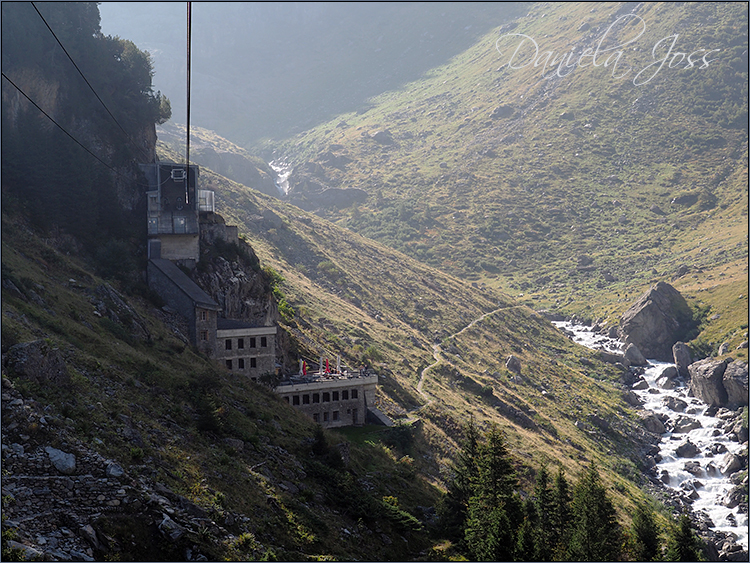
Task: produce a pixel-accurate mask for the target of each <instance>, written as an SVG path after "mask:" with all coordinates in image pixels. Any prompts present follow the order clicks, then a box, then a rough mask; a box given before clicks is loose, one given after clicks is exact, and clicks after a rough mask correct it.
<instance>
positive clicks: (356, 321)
mask: <svg viewBox="0 0 750 563" xmlns="http://www.w3.org/2000/svg"><path fill="white" fill-rule="evenodd" d="M201 178H202V182H205V184H206V185H212V186H214V188H215V189H216V190H217V205H218V206H219V212H220V213H222V214H223V215H225V217H226V218H227V222H228V223H236V224H238V225H239V226H240V232H241V234H242V236H244V237H245V238H246V240H248V242H250V243H251V244H252V246H253V248H254V249H255V250H256V252H257V253H258V256H259V257H260V258H261V261H262V262H263V263H265V264H268V265H270V266H272V267H273V268H274V269H275V270H276V271H278V272H279V273H280V275H281V276H282V278H283V283H281V286H280V289H281V291H282V292H283V295H284V298H285V300H286V301H287V302H288V303H289V305H290V306H291V309H292V310H291V311H290V312H289V313H288V314H287V316H286V319H285V321H284V323H283V324H284V325H285V327H286V328H287V329H288V330H289V331H290V332H291V333H292V334H294V335H295V336H296V338H297V340H298V341H299V342H300V344H301V345H302V347H303V348H304V349H305V351H306V353H307V354H308V355H309V356H312V357H313V358H316V357H317V355H318V353H319V352H320V351H322V352H323V353H324V354H325V355H326V356H328V357H333V356H334V355H336V354H340V355H341V356H342V358H343V360H344V361H345V362H346V363H347V364H348V365H350V366H358V365H360V363H368V364H371V365H373V367H374V369H375V371H376V372H377V373H378V374H379V375H380V387H379V391H378V406H379V407H380V408H381V409H382V410H384V411H385V412H387V413H388V414H389V415H390V416H391V417H392V418H394V419H395V420H396V421H397V422H400V423H401V424H403V425H407V428H404V429H403V432H404V436H403V442H401V445H400V446H398V447H397V448H396V449H397V451H399V452H401V454H408V456H409V461H408V463H409V464H413V466H414V467H415V468H416V469H417V471H418V472H419V473H421V474H423V475H425V476H426V478H427V479H428V480H429V481H430V482H432V483H434V484H436V485H438V486H442V485H443V484H444V483H445V479H447V478H448V477H449V476H450V474H451V466H452V461H453V458H454V456H455V451H456V444H457V441H458V440H459V439H460V438H461V436H462V427H463V426H464V425H465V424H466V422H467V421H468V420H469V419H470V418H473V419H474V420H475V421H477V423H478V424H479V425H480V427H486V426H487V425H488V424H490V423H499V424H500V425H501V427H502V428H503V429H504V430H505V431H506V432H507V434H508V438H509V443H510V445H511V449H512V452H513V453H514V455H516V456H517V458H518V460H519V463H520V466H519V469H520V472H521V478H522V482H523V484H524V487H530V486H531V483H532V480H533V476H534V473H535V469H536V468H538V467H539V465H540V464H541V463H542V462H545V461H546V462H553V463H559V464H561V465H562V466H563V467H565V468H566V469H567V470H568V473H569V474H570V475H577V474H578V473H579V471H580V469H581V468H582V467H583V466H584V465H585V464H586V463H587V462H588V461H591V460H596V461H597V463H598V464H599V466H600V467H602V468H603V469H604V471H605V473H606V475H605V481H606V483H607V484H608V486H610V487H611V488H612V487H614V489H613V491H614V494H615V495H616V501H617V504H618V506H620V507H621V508H624V507H626V506H630V505H631V504H632V503H633V502H634V501H635V500H636V499H639V498H641V497H642V494H643V493H642V492H641V491H640V489H639V488H638V484H640V483H641V480H642V477H641V475H640V470H639V469H638V465H637V464H638V463H639V459H641V451H642V448H643V447H644V442H643V432H642V431H641V430H640V428H639V424H638V422H637V416H636V415H635V413H634V411H632V409H631V408H630V407H629V406H627V405H626V403H625V402H624V401H623V399H622V392H621V388H622V386H621V384H620V382H619V376H620V373H619V372H618V371H617V370H616V369H615V368H613V367H612V366H610V365H607V364H603V363H600V362H598V361H597V360H595V359H593V354H592V353H591V352H590V351H588V350H585V349H582V348H580V347H578V346H577V345H575V344H573V343H571V342H570V341H569V340H568V339H567V338H566V337H564V336H563V335H562V334H561V333H560V332H558V331H557V330H556V329H555V328H554V327H552V325H551V324H550V323H549V321H547V320H546V319H544V318H543V317H541V316H540V315H539V314H537V313H536V312H534V311H533V310H531V309H530V308H528V307H527V306H525V305H522V304H518V303H517V302H515V301H513V300H512V299H509V298H508V297H507V296H506V295H504V294H502V293H499V292H497V291H496V290H494V289H491V288H489V287H486V286H481V285H479V284H476V283H470V282H468V281H466V280H461V279H458V278H454V277H452V276H450V275H447V274H445V273H443V272H441V271H440V270H437V269H435V268H432V267H430V266H427V265H425V264H423V263H420V262H418V261H416V260H414V259H412V258H409V257H407V256H405V255H403V254H400V253H398V252H395V251H393V250H391V249H388V248H387V247H384V246H382V245H380V244H378V243H376V242H373V241H370V240H368V239H364V238H362V237H360V236H359V235H357V234H354V233H352V232H350V231H347V230H344V229H341V228H339V227H336V226H335V225H333V224H331V223H329V222H327V221H325V220H322V219H320V218H318V217H317V216H315V215H314V214H311V213H307V212H304V211H301V210H300V209H298V208H296V207H293V206H290V205H287V204H284V203H283V202H280V201H279V200H277V199H275V198H271V197H268V196H265V195H263V194H260V193H258V192H256V191H254V190H251V189H248V188H246V187H244V186H241V185H238V184H236V183H234V182H231V181H229V180H227V179H225V178H222V177H221V176H218V175H215V174H213V173H212V172H211V171H209V170H205V169H204V170H203V171H202V175H201ZM474 321H476V322H474ZM511 354H512V355H515V356H516V357H518V358H519V359H520V360H521V363H522V369H521V374H520V375H519V376H516V375H515V374H513V373H511V372H509V371H508V370H507V369H506V368H505V361H506V359H507V357H508V356H509V355H511ZM581 358H584V359H583V360H581ZM589 359H591V362H589V361H588V360H589ZM363 434H364V435H363ZM351 435H352V437H353V438H355V439H359V440H365V441H367V440H370V439H372V437H373V436H375V437H377V434H375V435H368V431H367V430H366V429H365V430H364V431H356V432H352V434H351ZM404 448H405V449H404ZM622 516H623V519H624V520H626V519H627V514H626V513H625V512H623V515H622Z"/></svg>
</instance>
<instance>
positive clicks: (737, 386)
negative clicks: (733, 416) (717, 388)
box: [722, 361, 748, 409]
mask: <svg viewBox="0 0 750 563" xmlns="http://www.w3.org/2000/svg"><path fill="white" fill-rule="evenodd" d="M722 383H723V384H724V389H725V391H726V392H727V406H728V407H729V408H730V409H735V408H737V407H742V406H745V405H747V397H748V385H747V364H746V363H745V362H740V361H735V362H732V363H731V364H729V365H728V366H727V369H726V370H724V375H723V376H722Z"/></svg>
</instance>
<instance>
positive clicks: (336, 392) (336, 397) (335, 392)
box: [333, 391, 339, 401]
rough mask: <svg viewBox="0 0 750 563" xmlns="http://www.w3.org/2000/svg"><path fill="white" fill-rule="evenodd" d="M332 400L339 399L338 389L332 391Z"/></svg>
mask: <svg viewBox="0 0 750 563" xmlns="http://www.w3.org/2000/svg"><path fill="white" fill-rule="evenodd" d="M333 400H334V401H338V400H339V392H338V391H334V392H333Z"/></svg>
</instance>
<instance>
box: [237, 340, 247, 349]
mask: <svg viewBox="0 0 750 563" xmlns="http://www.w3.org/2000/svg"><path fill="white" fill-rule="evenodd" d="M244 348H245V339H244V338H238V339H237V349H238V350H243V349H244Z"/></svg>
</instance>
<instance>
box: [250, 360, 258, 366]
mask: <svg viewBox="0 0 750 563" xmlns="http://www.w3.org/2000/svg"><path fill="white" fill-rule="evenodd" d="M250 367H251V368H257V367H258V358H250Z"/></svg>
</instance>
